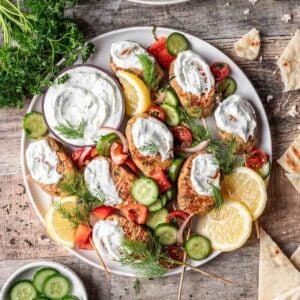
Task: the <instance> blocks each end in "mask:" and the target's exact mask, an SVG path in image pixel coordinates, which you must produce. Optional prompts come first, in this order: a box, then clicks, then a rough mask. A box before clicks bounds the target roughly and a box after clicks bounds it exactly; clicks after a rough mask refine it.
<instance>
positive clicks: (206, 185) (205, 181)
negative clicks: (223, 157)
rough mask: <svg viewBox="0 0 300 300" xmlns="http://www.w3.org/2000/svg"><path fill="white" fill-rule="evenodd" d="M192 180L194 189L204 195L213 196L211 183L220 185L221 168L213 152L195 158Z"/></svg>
mask: <svg viewBox="0 0 300 300" xmlns="http://www.w3.org/2000/svg"><path fill="white" fill-rule="evenodd" d="M191 181H192V186H193V188H194V190H195V191H196V192H197V193H198V194H199V195H202V196H212V195H213V191H212V188H211V186H210V184H212V185H214V186H216V187H218V188H219V187H220V175H219V168H218V165H217V162H216V160H215V157H214V155H213V154H199V155H198V156H196V157H195V158H194V159H193V164H192V170H191Z"/></svg>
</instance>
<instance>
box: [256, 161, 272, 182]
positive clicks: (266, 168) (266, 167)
mask: <svg viewBox="0 0 300 300" xmlns="http://www.w3.org/2000/svg"><path fill="white" fill-rule="evenodd" d="M257 173H258V174H259V175H260V176H261V177H262V179H266V178H267V177H268V176H269V175H270V173H271V162H270V161H267V162H266V163H265V164H263V166H262V167H261V168H260V169H259V170H258V171H257Z"/></svg>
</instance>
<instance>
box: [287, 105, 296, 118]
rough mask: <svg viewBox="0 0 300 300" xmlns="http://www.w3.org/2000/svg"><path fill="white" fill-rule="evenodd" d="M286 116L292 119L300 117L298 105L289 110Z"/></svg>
mask: <svg viewBox="0 0 300 300" xmlns="http://www.w3.org/2000/svg"><path fill="white" fill-rule="evenodd" d="M286 114H287V116H290V117H292V118H295V117H297V116H298V115H299V111H298V109H297V105H296V104H295V105H293V106H292V107H291V108H290V109H289V110H288V112H287V113H286Z"/></svg>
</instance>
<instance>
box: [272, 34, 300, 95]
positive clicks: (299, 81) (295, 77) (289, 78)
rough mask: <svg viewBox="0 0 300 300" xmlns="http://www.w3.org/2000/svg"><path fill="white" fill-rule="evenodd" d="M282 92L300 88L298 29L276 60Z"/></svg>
mask: <svg viewBox="0 0 300 300" xmlns="http://www.w3.org/2000/svg"><path fill="white" fill-rule="evenodd" d="M277 66H278V67H279V69H280V72H281V78H282V81H283V83H284V92H287V91H292V90H298V89H300V29H298V30H297V31H296V33H295V35H294V37H293V38H292V39H291V40H290V42H289V43H288V45H287V47H286V48H285V49H284V50H283V52H282V54H281V56H280V57H279V59H278V61H277Z"/></svg>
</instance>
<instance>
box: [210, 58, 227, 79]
mask: <svg viewBox="0 0 300 300" xmlns="http://www.w3.org/2000/svg"><path fill="white" fill-rule="evenodd" d="M210 70H211V72H212V73H213V75H214V77H215V80H216V81H222V80H223V79H225V78H226V77H227V76H228V74H229V65H228V64H226V63H224V62H220V61H217V62H215V63H213V64H212V65H211V66H210Z"/></svg>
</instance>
